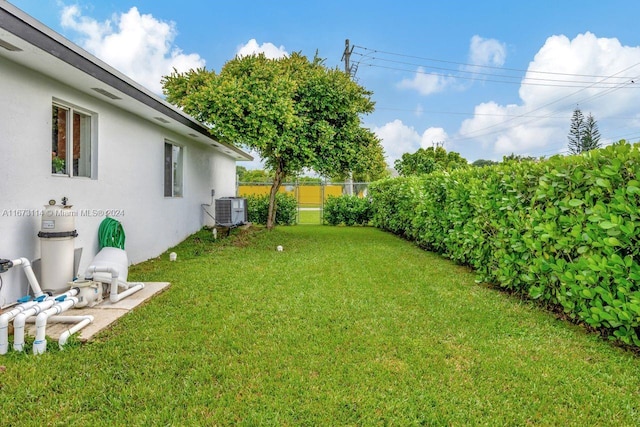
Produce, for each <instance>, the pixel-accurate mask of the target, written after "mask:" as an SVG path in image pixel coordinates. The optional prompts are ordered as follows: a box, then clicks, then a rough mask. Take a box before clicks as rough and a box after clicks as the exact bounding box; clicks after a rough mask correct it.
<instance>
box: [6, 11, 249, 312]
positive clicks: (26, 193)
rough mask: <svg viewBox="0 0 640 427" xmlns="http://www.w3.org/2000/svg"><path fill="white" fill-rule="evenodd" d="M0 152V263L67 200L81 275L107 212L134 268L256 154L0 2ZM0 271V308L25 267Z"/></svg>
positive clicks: (29, 245)
mask: <svg viewBox="0 0 640 427" xmlns="http://www.w3.org/2000/svg"><path fill="white" fill-rule="evenodd" d="M0 151H1V153H2V155H1V156H0V159H1V161H0V162H1V163H0V258H4V259H17V258H21V257H24V258H27V259H29V260H31V261H34V260H37V259H38V258H39V257H40V239H39V238H38V237H37V234H38V231H39V230H40V228H41V223H42V212H43V210H44V207H45V205H47V203H48V201H49V200H51V199H53V200H56V202H57V203H60V202H61V200H62V198H63V197H65V198H67V200H68V204H70V205H73V209H74V210H75V211H77V212H78V215H77V216H76V217H75V227H76V229H77V232H78V237H76V238H75V240H74V244H75V248H76V249H78V248H82V256H81V258H80V265H79V269H78V271H79V272H80V273H82V272H83V271H84V270H85V269H86V267H87V266H88V264H89V263H90V262H91V260H92V259H93V257H94V256H95V254H96V253H97V252H98V228H99V225H100V223H101V221H102V220H103V219H104V218H105V216H106V215H107V214H111V216H112V217H114V218H116V219H117V220H118V221H120V222H121V224H122V225H123V227H124V230H125V233H126V243H125V250H126V251H127V254H128V257H129V262H130V263H137V262H141V261H143V260H146V259H149V258H152V257H155V256H158V255H159V254H161V253H162V252H163V251H165V250H166V249H167V248H169V247H171V246H172V245H175V244H177V243H178V242H180V241H182V240H183V239H184V238H185V237H187V236H188V235H190V234H192V233H194V232H195V231H197V230H199V229H200V228H201V227H202V226H204V225H211V223H210V218H209V216H208V215H207V214H206V212H205V211H204V208H203V206H202V205H209V204H211V203H212V190H213V192H214V193H215V198H216V199H217V198H220V197H228V196H235V194H236V171H235V169H236V162H237V161H243V160H252V158H251V156H250V155H249V154H247V153H246V152H244V151H242V150H240V149H238V148H236V147H234V146H232V145H229V144H225V143H222V142H219V141H216V140H215V139H213V138H212V137H211V136H210V134H209V132H208V130H207V128H206V127H205V126H204V125H202V124H201V123H198V122H197V121H196V120H195V119H193V118H192V117H190V116H188V115H186V114H184V113H183V112H181V111H180V110H179V109H177V108H175V107H173V106H171V105H170V104H168V103H167V102H165V101H164V100H163V99H162V98H160V97H159V96H157V95H155V94H153V93H152V92H150V91H149V90H147V89H145V88H144V87H142V86H141V85H139V84H137V83H136V82H134V81H133V80H131V79H130V78H128V77H126V76H125V75H123V74H122V73H120V72H118V71H116V70H115V69H113V68H112V67H110V66H109V65H108V64H105V63H104V62H102V61H100V60H99V59H97V58H96V57H94V56H93V55H91V54H89V53H88V52H86V51H84V50H83V49H81V48H80V47H78V46H76V45H75V44H73V43H72V42H70V41H69V40H67V39H65V38H64V37H62V36H61V35H60V34H57V33H56V32H54V31H53V30H51V29H50V28H48V27H46V26H45V25H43V24H42V23H40V22H38V21H36V20H35V19H33V18H32V17H30V16H28V15H27V14H25V13H24V12H22V11H20V10H19V9H17V8H15V7H14V6H12V5H10V4H9V3H7V2H6V1H3V0H0ZM205 208H206V206H205ZM209 212H211V213H213V212H214V209H213V207H211V208H209ZM0 277H1V278H2V287H1V288H0V307H3V306H6V305H9V304H11V303H13V302H14V301H15V300H16V299H17V298H18V297H20V296H23V295H26V294H27V292H28V283H27V281H26V279H25V277H24V274H23V271H22V270H21V269H19V268H12V269H10V270H9V271H7V272H5V273H3V274H2V275H1V276H0Z"/></svg>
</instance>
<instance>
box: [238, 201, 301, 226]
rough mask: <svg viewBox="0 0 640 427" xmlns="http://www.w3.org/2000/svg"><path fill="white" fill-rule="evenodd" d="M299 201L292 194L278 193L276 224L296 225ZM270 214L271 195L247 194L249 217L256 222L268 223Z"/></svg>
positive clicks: (250, 220)
mask: <svg viewBox="0 0 640 427" xmlns="http://www.w3.org/2000/svg"><path fill="white" fill-rule="evenodd" d="M297 212H298V202H296V198H295V197H294V196H292V195H291V194H287V193H277V194H276V225H294V224H295V223H296V214H297ZM268 214H269V195H268V194H265V195H249V196H247V218H248V220H249V222H252V223H254V224H266V223H267V216H268Z"/></svg>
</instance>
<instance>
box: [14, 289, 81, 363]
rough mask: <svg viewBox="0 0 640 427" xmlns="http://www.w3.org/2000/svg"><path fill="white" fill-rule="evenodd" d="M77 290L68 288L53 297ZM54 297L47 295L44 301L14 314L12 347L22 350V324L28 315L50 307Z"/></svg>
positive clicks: (30, 315)
mask: <svg viewBox="0 0 640 427" xmlns="http://www.w3.org/2000/svg"><path fill="white" fill-rule="evenodd" d="M78 292H79V289H78V288H72V289H69V290H68V291H67V292H65V293H63V294H61V295H59V296H56V297H55V298H59V297H60V296H64V295H66V296H68V297H69V296H74V295H77V294H78ZM55 298H54V297H48V298H47V299H45V300H44V301H41V302H39V303H37V304H36V305H34V306H33V307H30V308H28V309H26V310H23V311H22V312H21V313H19V314H18V315H16V317H15V318H14V320H13V349H14V350H15V351H22V350H24V326H25V323H26V321H27V319H28V318H29V317H32V316H36V315H38V314H40V313H41V312H42V311H43V310H47V309H49V308H50V307H52V306H53V305H54V304H55V303H57V301H56V300H55Z"/></svg>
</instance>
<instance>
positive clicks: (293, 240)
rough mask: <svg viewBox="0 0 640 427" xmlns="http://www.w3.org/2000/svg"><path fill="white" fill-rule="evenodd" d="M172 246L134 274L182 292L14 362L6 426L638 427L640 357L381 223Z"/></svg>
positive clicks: (0, 397)
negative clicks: (171, 255) (97, 331)
mask: <svg viewBox="0 0 640 427" xmlns="http://www.w3.org/2000/svg"><path fill="white" fill-rule="evenodd" d="M238 232H240V231H239V230H236V233H238ZM277 245H282V246H283V247H284V251H283V252H277V251H275V248H276V246H277ZM173 250H175V251H176V252H177V253H178V261H177V262H173V263H170V262H169V261H168V256H166V255H165V256H163V257H161V258H159V259H154V260H150V261H147V262H145V263H142V264H139V265H137V266H134V267H132V268H131V270H130V280H144V281H171V282H172V286H171V287H170V288H169V289H168V290H167V291H166V292H164V293H163V294H161V295H160V296H158V297H156V298H154V299H153V300H151V301H150V302H149V303H147V304H146V305H144V306H143V307H139V308H137V309H136V310H134V311H133V312H132V313H131V314H129V315H127V316H125V317H123V318H122V319H121V320H120V321H119V322H118V323H117V324H116V325H115V326H114V327H112V328H111V329H110V330H108V331H106V332H104V333H102V334H101V335H100V336H99V339H98V340H96V341H94V342H91V343H89V344H85V345H80V344H77V343H74V344H73V345H68V346H67V347H66V348H65V350H64V351H50V352H47V353H46V354H44V355H42V356H39V357H36V356H33V355H30V354H29V355H23V354H16V353H13V352H10V353H9V354H8V355H6V356H4V357H2V358H0V365H3V366H4V367H5V369H4V370H3V371H0V408H1V413H2V416H1V418H2V420H3V421H2V424H3V425H14V426H18V425H27V426H29V425H65V426H66V425H82V426H85V425H86V426H102V425H104V426H107V425H108V426H111V425H121V426H147V425H176V426H185V425H188V426H191V425H193V426H203V425H247V426H253V425H278V426H280V425H289V426H297V425H313V426H315V425H318V426H336V425H365V426H369V425H395V426H408V425H443V426H444V425H447V426H448V425H455V426H467V425H489V426H498V425H510V426H516V425H518V426H519V425H545V426H546V425H554V426H588V425H589V426H590V425H600V426H613V425H615V426H624V425H628V426H632V425H638V422H639V420H640V413H639V407H640V358H638V357H637V356H635V355H633V354H631V353H630V352H626V351H624V350H622V349H619V348H616V347H614V346H613V345H611V344H610V343H608V342H604V341H602V340H601V339H599V338H598V337H596V336H595V335H593V334H589V333H586V332H585V331H584V330H583V329H582V328H580V327H578V326H574V325H570V324H567V323H566V322H564V321H561V320H557V319H556V318H555V317H554V315H552V314H549V313H546V312H544V311H542V310H540V309H538V308H536V307H534V306H532V305H531V304H529V303H528V302H523V301H520V300H518V299H517V298H515V297H513V296H509V295H506V294H503V293H500V292H498V291H496V290H493V289H490V288H488V287H485V286H482V285H477V284H475V282H474V275H473V273H471V272H469V271H468V270H467V269H465V268H462V267H458V266H455V265H453V264H451V263H450V262H448V261H447V260H444V259H441V258H439V257H437V256H435V255H433V254H430V253H427V252H424V251H421V250H420V249H418V248H417V247H415V246H414V245H412V244H411V243H408V242H406V241H403V240H401V239H399V238H396V237H394V236H391V235H389V234H385V233H384V232H381V231H379V230H377V229H373V228H345V227H323V226H304V227H303V226H293V227H280V228H277V229H276V230H274V231H273V232H266V231H260V232H258V233H247V234H243V235H239V234H236V235H235V236H232V238H230V239H228V240H225V241H217V242H213V241H212V239H211V238H210V237H209V234H208V233H206V232H201V233H199V234H198V235H196V236H193V237H192V238H190V239H188V241H187V242H185V243H183V244H181V245H180V246H178V247H177V248H174V249H173ZM49 347H50V348H52V347H55V346H54V345H50V346H49Z"/></svg>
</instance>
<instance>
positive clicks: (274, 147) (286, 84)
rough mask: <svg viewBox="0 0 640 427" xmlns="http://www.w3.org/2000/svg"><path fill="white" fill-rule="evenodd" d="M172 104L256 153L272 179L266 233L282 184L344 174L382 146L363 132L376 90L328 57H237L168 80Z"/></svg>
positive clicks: (175, 74)
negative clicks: (328, 62)
mask: <svg viewBox="0 0 640 427" xmlns="http://www.w3.org/2000/svg"><path fill="white" fill-rule="evenodd" d="M162 83H163V90H164V93H165V95H166V96H167V100H168V101H169V102H171V103H173V104H176V105H178V106H180V107H181V108H183V109H184V111H185V112H187V113H189V114H191V115H192V116H194V117H195V118H197V119H199V120H200V121H202V122H203V123H207V124H209V125H210V126H211V132H212V134H213V135H214V136H215V137H217V138H219V139H221V140H225V141H228V142H234V143H238V144H240V145H242V146H245V147H248V148H252V149H254V150H256V151H257V152H258V154H259V155H260V157H261V158H262V159H264V161H265V166H266V167H267V169H268V170H269V171H270V172H271V173H272V174H273V178H272V179H273V185H272V187H271V192H270V198H269V216H268V220H267V228H269V229H271V228H273V226H274V224H275V222H274V219H275V212H276V197H275V196H276V194H277V192H278V188H279V187H280V185H281V184H282V182H283V179H284V178H285V177H286V176H287V175H289V176H297V175H299V174H300V173H301V172H302V171H303V170H305V169H310V170H314V171H315V172H317V173H318V174H320V175H322V176H331V175H334V174H337V173H345V172H346V171H349V170H351V169H353V167H354V166H355V165H357V164H358V160H359V159H360V157H362V156H365V155H367V154H369V153H370V152H371V151H372V149H373V148H372V147H371V145H375V144H379V141H378V140H377V139H376V138H374V137H372V136H371V135H367V134H368V133H369V134H371V131H370V130H368V129H365V128H363V127H362V123H361V114H365V113H370V112H372V111H373V109H374V103H373V101H372V100H371V95H372V92H370V91H367V90H366V89H365V88H363V87H362V86H360V85H359V84H357V83H355V82H354V81H353V80H351V78H350V77H349V75H347V74H346V73H344V72H343V71H341V70H339V69H337V68H334V69H329V68H327V67H325V66H324V63H323V60H321V59H320V58H318V57H314V59H313V60H311V61H310V60H309V59H308V58H306V57H305V56H303V55H301V54H299V53H294V54H292V55H291V56H288V57H285V58H279V59H268V58H266V57H265V56H264V55H263V54H260V55H252V56H244V57H236V58H234V59H232V60H230V61H228V62H227V63H226V64H225V65H224V66H223V67H222V69H221V70H220V72H219V73H216V72H215V71H207V70H205V69H198V70H191V71H188V72H186V73H178V72H175V71H174V72H173V73H172V74H171V75H169V76H166V77H164V78H163V81H162Z"/></svg>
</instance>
